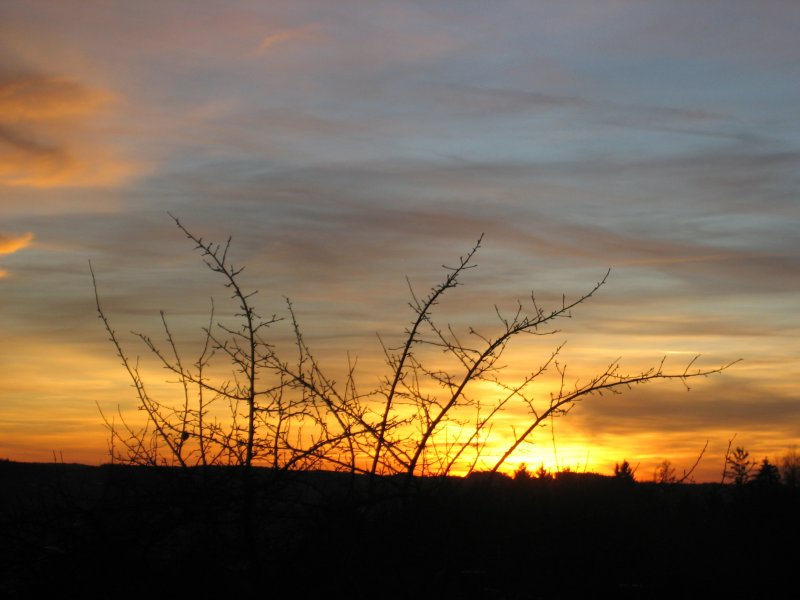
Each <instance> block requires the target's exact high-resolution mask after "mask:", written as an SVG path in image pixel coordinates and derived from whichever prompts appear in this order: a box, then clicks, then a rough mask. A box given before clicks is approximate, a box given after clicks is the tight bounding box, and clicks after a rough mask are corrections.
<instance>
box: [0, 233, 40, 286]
mask: <svg viewBox="0 0 800 600" xmlns="http://www.w3.org/2000/svg"><path fill="white" fill-rule="evenodd" d="M32 241H33V234H32V233H31V232H30V231H29V232H27V233H23V234H22V235H6V234H4V233H0V254H14V253H15V252H18V251H19V250H22V249H23V248H26V247H27V246H29V245H30V243H31V242H32ZM7 276H8V271H6V270H5V269H0V279H3V278H4V277H7Z"/></svg>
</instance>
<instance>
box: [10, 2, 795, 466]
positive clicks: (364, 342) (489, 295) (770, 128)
mask: <svg viewBox="0 0 800 600" xmlns="http://www.w3.org/2000/svg"><path fill="white" fill-rule="evenodd" d="M798 23H800V4H798V3H797V2H795V1H794V0H764V1H763V2H759V3H753V2H744V1H737V0H692V1H682V0H677V1H675V2H669V3H666V2H656V1H647V0H643V1H635V0H585V1H582V0H575V1H572V0H570V1H568V2H558V3H555V2H543V1H538V0H535V1H531V0H526V1H524V2H523V1H519V2H515V1H505V0H501V1H499V2H495V3H491V5H490V4H487V3H485V2H477V1H470V0H427V1H425V2H421V1H413V0H394V1H388V0H369V1H356V0H337V2H329V1H324V0H317V1H304V0H300V1H296V2H291V3H290V2H275V1H258V2H256V1H252V2H248V1H243V0H234V1H230V2H210V1H207V0H196V1H192V2H179V1H170V2H160V1H159V2H156V1H142V2H135V3H132V2H124V1H121V0H120V1H114V0H81V1H80V2H78V1H72V0H57V1H55V0H54V1H43V0H25V1H22V0H6V1H5V2H3V3H2V4H0V306H2V311H0V331H2V341H3V343H2V345H0V456H2V457H7V458H12V459H17V460H26V461H51V460H53V459H54V456H57V457H59V460H60V459H61V458H62V457H63V460H65V461H67V462H84V463H88V464H99V463H102V462H105V461H107V460H108V448H107V438H108V436H107V432H106V430H105V429H104V428H103V423H102V419H101V417H100V414H99V408H102V409H103V410H104V411H106V412H110V413H113V412H114V411H115V410H116V409H117V407H119V409H120V411H121V412H122V413H123V414H135V407H136V400H135V397H134V395H133V390H132V389H131V387H130V382H129V381H128V380H127V379H126V375H125V372H124V370H123V369H122V367H121V365H120V364H119V360H118V359H117V357H116V356H115V355H114V350H113V347H112V346H111V344H110V343H109V341H108V339H107V338H108V336H107V335H106V333H105V331H104V330H103V327H102V323H101V322H100V321H99V320H98V319H97V313H96V308H95V299H94V291H93V287H92V279H91V274H90V271H89V261H91V263H92V266H93V269H94V271H95V274H96V276H97V281H98V292H99V294H100V297H101V301H102V303H103V307H104V310H105V311H106V312H107V314H108V316H109V318H110V319H111V321H112V324H113V326H114V328H115V329H116V330H117V331H118V332H119V333H120V335H121V336H122V337H123V338H124V339H123V343H124V344H125V347H126V350H127V351H128V352H129V353H130V354H131V355H132V356H137V355H141V357H142V360H143V361H145V360H146V358H147V350H146V349H145V348H143V347H142V346H141V344H139V345H137V344H136V339H135V337H134V336H133V335H131V334H129V331H132V330H133V331H138V332H144V333H146V334H148V335H152V336H153V337H154V338H158V339H161V338H163V334H162V333H161V332H160V329H159V327H160V317H159V311H160V310H164V311H165V312H166V314H167V315H168V317H169V318H170V319H171V323H172V324H173V327H174V328H175V331H176V332H177V333H178V338H179V339H180V341H181V343H182V344H186V346H185V347H187V348H189V349H190V350H191V349H192V348H194V346H192V344H197V343H198V341H197V340H198V339H200V338H201V337H202V331H201V328H202V327H203V326H204V325H205V324H206V322H207V320H208V311H209V306H210V298H211V297H212V296H213V297H214V299H215V302H220V303H221V304H220V306H224V300H225V298H226V297H227V291H226V290H225V289H224V288H223V287H222V285H221V283H222V282H221V281H220V280H219V279H218V278H217V277H215V274H214V273H211V272H209V270H208V269H206V268H205V267H204V265H203V263H202V259H201V257H200V256H199V254H198V253H197V252H195V251H194V249H193V244H192V243H191V242H190V241H188V240H187V239H186V238H185V237H184V236H183V234H182V233H181V232H180V231H179V230H178V229H177V228H176V226H175V223H174V222H173V220H172V219H171V218H170V216H169V214H168V213H171V214H173V215H175V216H176V217H178V218H180V219H181V222H182V223H184V224H185V225H186V226H187V227H188V228H189V229H190V230H191V231H192V232H193V233H195V234H197V235H198V236H202V237H203V238H204V239H208V240H213V241H219V242H224V240H226V239H227V238H228V236H231V237H232V246H231V256H232V257H233V260H234V261H235V263H236V264H237V265H247V268H246V270H245V271H244V273H243V274H242V278H243V284H244V285H245V286H247V287H248V289H254V290H255V289H258V290H259V293H258V295H257V296H256V297H255V298H256V299H257V306H258V308H259V309H260V310H262V311H263V313H264V314H272V313H277V314H279V315H285V297H288V298H290V299H291V301H292V303H293V306H294V308H295V310H296V312H297V315H298V319H299V320H300V322H301V323H302V325H303V329H304V333H305V337H306V341H307V342H308V343H309V344H310V345H311V346H312V347H314V348H316V349H317V350H316V351H317V353H318V356H319V357H320V359H321V360H322V362H323V363H324V364H325V365H328V366H329V368H330V369H331V370H332V371H334V372H335V371H336V370H337V369H341V368H342V366H343V365H345V364H346V361H347V356H348V353H349V355H350V356H351V357H358V360H359V365H360V366H359V369H360V370H359V378H360V381H363V382H364V383H363V385H364V386H366V387H370V386H372V385H374V384H375V382H377V380H378V378H379V376H380V374H381V373H382V371H381V360H382V354H381V347H380V342H379V341H378V338H377V336H376V334H380V335H381V336H382V338H383V339H384V340H388V341H389V342H390V343H392V342H394V341H396V340H400V339H402V334H403V331H404V329H405V327H407V325H408V323H409V321H410V320H411V318H412V317H413V315H412V314H411V311H410V309H409V307H408V302H409V300H410V295H409V288H408V284H407V281H406V278H408V280H409V281H410V282H411V284H412V286H413V288H414V289H415V290H416V291H421V292H425V291H426V290H428V289H429V288H430V287H431V286H433V285H435V284H436V283H437V282H439V281H440V280H441V278H442V275H443V270H442V265H443V264H452V263H453V262H454V261H455V260H456V259H457V258H458V256H460V255H463V254H464V253H465V252H467V251H468V250H469V249H470V248H471V247H472V245H473V244H474V243H475V242H476V240H477V239H478V237H479V236H480V235H481V234H483V235H484V237H483V240H482V247H481V249H480V250H479V251H478V253H477V255H476V259H475V262H476V264H477V265H478V266H477V268H475V269H473V270H470V271H469V272H468V273H467V274H465V277H464V280H463V283H464V285H463V286H461V287H459V288H457V289H455V290H452V301H451V302H449V303H444V304H443V305H442V306H441V307H439V308H441V313H437V317H438V318H439V319H440V322H447V321H448V320H451V321H452V322H453V323H456V324H460V325H464V324H467V323H469V324H473V325H475V326H476V327H487V328H490V327H492V326H493V324H494V325H495V326H496V315H495V308H494V307H495V306H498V307H501V308H503V307H505V308H508V307H513V305H514V303H515V301H516V300H517V299H521V300H525V299H526V298H529V297H530V295H531V292H534V293H535V297H536V299H537V301H539V302H540V303H541V304H542V305H545V306H556V305H558V304H559V303H560V302H561V298H562V294H565V295H566V297H567V298H574V297H576V296H578V295H580V294H581V293H583V292H585V291H587V290H589V289H591V287H592V286H593V285H594V284H595V283H596V282H597V281H598V280H600V279H601V278H602V277H603V275H604V273H605V272H606V270H607V269H609V268H610V269H611V274H610V276H609V278H608V281H607V283H606V284H605V285H604V286H603V287H602V288H601V289H600V290H599V291H598V293H597V294H596V295H595V296H593V297H592V298H591V299H590V300H588V301H587V302H586V303H583V304H582V305H580V306H578V307H577V308H576V309H575V310H574V311H573V314H572V318H570V319H568V320H564V321H562V322H560V323H558V329H559V331H558V332H557V333H554V334H553V335H552V336H548V337H546V338H543V339H537V341H536V344H535V345H525V344H523V345H522V346H521V347H520V350H519V351H520V352H521V354H517V355H516V358H514V359H513V360H516V361H522V362H525V361H529V362H530V361H533V362H534V363H535V362H536V361H541V359H542V357H546V356H547V355H548V354H549V352H550V351H552V349H553V348H554V347H555V346H557V345H558V344H560V343H562V342H566V345H565V346H564V349H563V351H562V355H561V360H563V362H564V363H566V364H568V365H569V372H570V373H571V374H574V376H575V377H577V378H580V379H586V378H588V377H591V375H592V373H596V372H599V371H602V369H604V368H605V366H606V365H607V364H609V363H610V362H611V361H614V360H616V359H618V358H619V359H620V362H621V364H622V366H623V368H624V370H627V371H630V372H636V371H639V370H642V369H646V368H647V367H648V366H653V365H657V364H658V363H659V362H660V361H661V359H662V358H664V357H666V365H667V366H668V367H669V368H671V369H674V370H675V371H681V370H682V369H683V368H684V367H685V365H686V364H687V363H688V362H689V361H690V360H691V359H692V357H694V356H695V355H698V354H699V355H700V358H699V359H698V362H697V363H696V364H697V365H699V366H701V367H704V368H714V367H717V366H719V365H723V364H727V363H730V362H732V361H734V360H737V359H740V358H741V359H742V361H741V362H739V363H737V364H735V365H733V366H732V367H730V368H729V369H727V370H726V371H725V372H724V373H721V374H718V375H715V376H713V377H708V378H702V379H698V380H693V381H691V382H690V387H691V390H690V391H686V389H685V388H684V387H683V386H682V385H680V384H674V383H663V382H654V383H651V384H649V385H647V386H638V387H635V388H633V389H631V390H628V391H626V392H625V393H624V394H621V395H613V396H608V395H606V396H603V397H599V398H589V399H586V400H585V401H583V402H581V403H580V404H579V405H577V406H576V407H575V408H574V410H572V411H571V412H570V413H569V414H568V415H566V416H564V417H562V418H560V419H557V420H555V421H554V422H553V423H552V427H553V428H552V430H551V429H546V430H541V431H539V432H537V433H536V434H535V436H534V438H533V439H532V443H531V444H529V445H527V446H526V447H525V448H523V449H521V451H520V453H519V454H518V455H517V456H515V457H513V459H512V460H510V461H509V467H510V468H513V467H514V466H515V465H516V464H517V463H518V462H526V463H528V464H530V465H538V464H540V463H542V464H545V465H546V466H548V467H549V468H553V467H554V466H558V467H561V468H563V467H565V466H567V467H570V468H572V469H578V470H583V469H586V470H596V471H600V472H605V473H609V472H610V470H611V469H612V468H613V465H614V463H615V462H617V461H622V460H623V459H627V460H630V461H631V463H632V464H634V465H638V471H637V476H638V477H639V478H640V479H648V478H651V476H652V473H653V470H654V469H655V466H656V465H657V464H658V463H659V462H661V461H663V460H665V459H666V460H670V461H671V462H672V463H673V464H674V465H675V466H676V468H677V470H678V473H679V474H680V473H681V471H682V469H685V468H688V467H689V466H691V464H692V463H693V462H694V461H695V459H696V458H697V456H698V454H699V452H700V451H701V450H702V448H703V446H704V444H705V443H706V441H708V449H707V450H706V452H705V454H704V456H703V460H702V461H701V463H700V465H699V467H698V470H697V472H696V477H697V478H698V479H699V480H708V481H712V480H718V479H719V477H720V475H721V471H722V467H723V458H722V457H723V456H724V453H725V449H726V447H727V445H728V442H729V440H731V439H732V438H734V436H735V438H734V442H733V444H734V445H741V446H744V447H745V448H747V449H748V450H749V451H750V453H751V455H752V456H753V457H754V458H757V459H759V460H760V459H761V458H762V457H764V456H769V457H770V458H771V459H773V460H774V461H776V460H778V459H779V458H780V457H781V456H782V455H783V454H784V453H785V452H786V451H787V450H788V449H790V448H791V447H792V446H794V445H795V444H797V442H798V439H800V392H799V391H798V388H797V382H798V375H800V367H798V358H800V342H799V341H798V333H799V332H800V316H798V310H797V309H798V301H800V277H798V276H799V275H800V197H798V189H800V186H798V183H800V40H799V39H798V36H797V26H798ZM448 293H449V292H448ZM437 310H438V308H437ZM448 311H450V312H448ZM275 335H276V336H278V337H280V336H281V335H284V334H282V333H281V332H280V330H277V331H276V334H275ZM159 336H161V338H160V337H159ZM143 364H144V362H143ZM515 364H516V363H515ZM148 368H149V369H150V370H148V371H146V374H147V376H148V378H149V380H150V381H152V382H153V384H154V385H156V386H157V385H159V384H161V383H164V382H165V381H166V380H167V379H168V376H167V375H166V373H164V372H163V370H159V369H158V367H157V366H153V367H152V368H151V367H148ZM513 374H514V371H513V370H512V371H509V377H512V378H513ZM517 417H518V418H519V419H520V420H521V421H520V422H522V420H524V417H525V415H515V414H514V413H512V414H508V415H504V419H505V421H504V423H505V424H506V427H507V428H510V427H512V426H514V423H515V419H516V418H517ZM498 429H502V428H498ZM497 434H498V435H506V434H503V433H502V432H499V431H498V432H497Z"/></svg>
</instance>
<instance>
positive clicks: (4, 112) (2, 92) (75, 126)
mask: <svg viewBox="0 0 800 600" xmlns="http://www.w3.org/2000/svg"><path fill="white" fill-rule="evenodd" d="M112 99H113V94H111V93H110V92H108V91H105V90H100V89H95V88H91V87H88V86H86V85H84V84H82V83H81V82H79V81H76V80H74V79H69V78H66V77H60V76H47V75H41V74H38V73H10V72H7V73H0V185H7V186H12V187H33V188H52V187H73V186H89V187H93V186H113V185H116V184H118V183H121V182H123V181H126V180H127V179H128V178H130V177H131V176H132V175H133V174H135V173H136V172H137V171H138V170H139V167H137V166H136V165H134V164H133V163H131V162H128V161H125V160H120V159H118V158H116V157H115V156H114V153H113V152H112V151H110V149H109V148H108V145H107V144H105V143H103V142H97V141H95V140H94V139H93V137H94V136H93V132H92V125H93V121H94V120H95V119H96V118H97V117H99V116H100V115H101V114H102V111H103V110H105V107H106V106H107V105H108V104H109V103H110V101H111V100H112Z"/></svg>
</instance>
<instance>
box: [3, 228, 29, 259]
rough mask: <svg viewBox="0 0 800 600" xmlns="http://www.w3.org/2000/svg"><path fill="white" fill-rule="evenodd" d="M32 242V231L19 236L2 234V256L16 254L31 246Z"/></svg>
mask: <svg viewBox="0 0 800 600" xmlns="http://www.w3.org/2000/svg"><path fill="white" fill-rule="evenodd" d="M32 241H33V234H32V233H31V232H30V231H29V232H27V233H23V234H22V235H17V236H13V235H6V234H4V233H0V254H14V252H17V251H18V250H22V249H23V248H25V247H27V246H29V245H30V243H31V242H32Z"/></svg>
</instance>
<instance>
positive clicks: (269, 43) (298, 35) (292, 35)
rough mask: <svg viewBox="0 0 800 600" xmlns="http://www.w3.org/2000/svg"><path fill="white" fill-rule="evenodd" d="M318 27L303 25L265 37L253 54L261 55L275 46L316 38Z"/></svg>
mask: <svg viewBox="0 0 800 600" xmlns="http://www.w3.org/2000/svg"><path fill="white" fill-rule="evenodd" d="M317 35H318V27H317V26H316V25H304V26H302V27H292V28H288V29H284V30H281V31H277V32H275V33H270V34H267V35H265V36H264V37H263V38H262V39H261V42H260V43H259V44H258V47H257V48H256V51H255V53H256V54H263V53H265V52H267V51H268V50H272V49H273V48H274V47H275V46H278V45H282V44H285V43H287V42H293V41H306V40H310V39H314V38H316V37H317Z"/></svg>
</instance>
